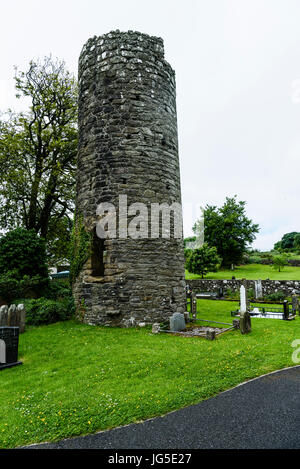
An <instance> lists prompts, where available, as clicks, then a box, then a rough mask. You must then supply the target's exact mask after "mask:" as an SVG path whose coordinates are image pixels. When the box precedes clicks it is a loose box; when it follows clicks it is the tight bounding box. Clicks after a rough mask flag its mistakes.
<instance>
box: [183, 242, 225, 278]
mask: <svg viewBox="0 0 300 469" xmlns="http://www.w3.org/2000/svg"><path fill="white" fill-rule="evenodd" d="M220 263H221V258H220V257H219V256H218V254H217V248H215V247H210V246H208V244H206V243H204V244H203V246H201V248H198V249H193V250H192V252H191V254H190V255H188V257H187V260H186V267H187V270H188V271H189V272H191V273H192V274H199V275H202V278H203V277H204V275H206V274H207V273H208V272H216V271H217V270H218V268H219V266H220Z"/></svg>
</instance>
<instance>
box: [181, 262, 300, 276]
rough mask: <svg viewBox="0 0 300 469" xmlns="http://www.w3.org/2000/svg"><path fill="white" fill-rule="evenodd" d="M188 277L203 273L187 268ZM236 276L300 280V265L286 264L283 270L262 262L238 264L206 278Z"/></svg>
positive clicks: (210, 274)
mask: <svg viewBox="0 0 300 469" xmlns="http://www.w3.org/2000/svg"><path fill="white" fill-rule="evenodd" d="M185 273H186V275H185V278H186V279H197V278H201V275H195V274H190V273H189V272H188V271H187V270H186V272H185ZM233 275H234V276H235V278H246V279H248V280H257V279H259V278H260V279H261V280H265V279H267V278H269V279H270V280H300V267H290V266H285V267H284V269H283V270H282V271H281V272H278V271H277V270H275V269H273V268H272V266H270V265H262V264H247V265H241V266H237V267H236V268H235V269H234V270H229V269H228V270H225V269H221V270H219V271H218V272H212V273H209V274H207V275H206V276H205V277H204V278H206V279H224V280H228V279H231V277H232V276H233Z"/></svg>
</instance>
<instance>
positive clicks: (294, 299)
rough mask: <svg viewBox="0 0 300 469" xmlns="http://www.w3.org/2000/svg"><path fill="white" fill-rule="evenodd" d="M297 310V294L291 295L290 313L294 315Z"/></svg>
mask: <svg viewBox="0 0 300 469" xmlns="http://www.w3.org/2000/svg"><path fill="white" fill-rule="evenodd" d="M298 310H299V300H298V296H297V295H295V294H294V295H293V296H292V314H293V316H296V314H297V312H298Z"/></svg>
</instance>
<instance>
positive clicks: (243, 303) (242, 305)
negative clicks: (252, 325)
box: [240, 285, 247, 313]
mask: <svg viewBox="0 0 300 469" xmlns="http://www.w3.org/2000/svg"><path fill="white" fill-rule="evenodd" d="M246 311H247V300H246V289H245V287H244V285H242V286H241V288H240V313H246Z"/></svg>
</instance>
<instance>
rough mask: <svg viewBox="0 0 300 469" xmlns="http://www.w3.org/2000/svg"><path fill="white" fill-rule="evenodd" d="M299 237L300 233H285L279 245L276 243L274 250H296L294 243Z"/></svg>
mask: <svg viewBox="0 0 300 469" xmlns="http://www.w3.org/2000/svg"><path fill="white" fill-rule="evenodd" d="M297 235H300V233H298V232H297V231H292V232H291V233H285V234H284V235H283V236H282V238H281V241H278V242H277V243H275V245H274V249H275V250H276V251H278V250H280V248H281V249H284V250H285V251H288V250H292V249H294V241H295V237H296V236H297Z"/></svg>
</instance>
